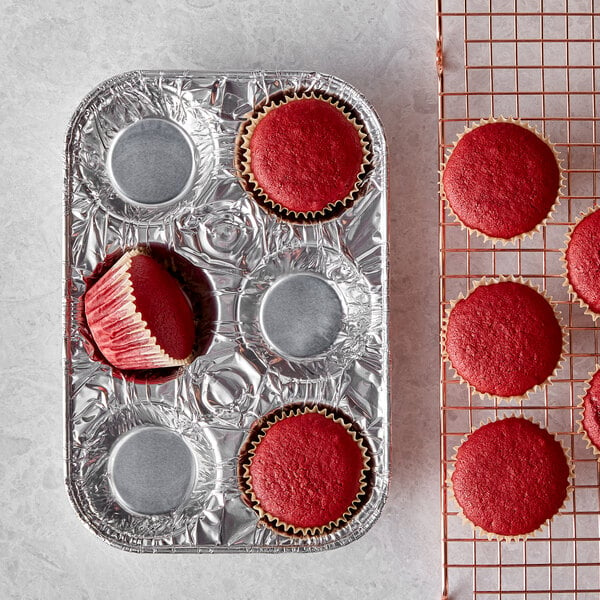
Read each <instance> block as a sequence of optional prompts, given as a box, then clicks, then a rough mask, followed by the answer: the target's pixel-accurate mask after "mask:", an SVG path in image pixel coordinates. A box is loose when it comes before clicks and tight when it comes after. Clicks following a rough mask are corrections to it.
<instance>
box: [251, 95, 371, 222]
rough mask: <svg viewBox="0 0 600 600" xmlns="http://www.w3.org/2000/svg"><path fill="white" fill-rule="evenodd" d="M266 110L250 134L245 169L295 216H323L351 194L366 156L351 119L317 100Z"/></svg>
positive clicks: (290, 102)
mask: <svg viewBox="0 0 600 600" xmlns="http://www.w3.org/2000/svg"><path fill="white" fill-rule="evenodd" d="M264 110H265V112H266V114H261V113H259V115H258V116H257V117H256V119H255V123H256V125H255V127H254V130H253V131H251V133H249V135H250V140H249V143H248V147H249V150H250V153H249V156H247V157H246V158H247V160H248V163H247V165H246V166H247V168H248V169H249V171H250V174H251V177H252V178H253V179H254V181H255V183H256V185H257V186H258V187H259V188H260V190H262V193H263V194H264V196H266V198H267V200H268V201H270V202H272V203H274V204H275V205H279V206H280V207H283V208H284V209H286V210H287V211H290V212H292V213H297V214H306V213H311V212H312V213H319V212H321V211H323V209H325V208H326V207H328V206H329V205H332V204H335V203H337V202H339V201H343V200H344V199H346V198H347V197H349V196H350V195H351V194H352V192H353V190H354V189H355V187H356V185H357V183H358V181H359V175H360V174H361V173H362V171H363V170H364V169H363V162H364V160H365V152H364V144H363V140H362V137H364V136H362V137H361V135H360V134H359V130H358V129H357V125H356V124H355V122H353V121H352V120H351V118H350V117H349V115H347V114H346V113H345V112H343V110H342V109H340V108H338V107H337V106H334V105H333V104H332V103H331V102H330V101H328V100H326V99H324V98H318V97H301V98H291V99H287V100H286V102H284V103H282V104H279V105H277V104H272V105H268V106H267V107H266V108H265V109H264Z"/></svg>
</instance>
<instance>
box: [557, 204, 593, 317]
mask: <svg viewBox="0 0 600 600" xmlns="http://www.w3.org/2000/svg"><path fill="white" fill-rule="evenodd" d="M563 261H564V263H565V266H566V273H565V278H566V285H568V287H569V291H570V292H571V294H572V295H573V296H574V297H575V298H576V299H577V300H578V301H579V304H580V305H581V306H582V307H583V308H585V312H586V313H587V314H589V315H590V316H591V317H592V318H593V319H594V321H595V320H596V319H597V318H598V317H600V211H599V210H598V209H597V208H593V209H590V210H589V211H588V213H587V214H585V215H584V216H583V217H582V218H581V219H580V220H579V221H578V222H577V223H576V224H575V225H574V226H573V227H572V228H571V230H570V232H569V234H568V236H567V247H566V250H564V252H563Z"/></svg>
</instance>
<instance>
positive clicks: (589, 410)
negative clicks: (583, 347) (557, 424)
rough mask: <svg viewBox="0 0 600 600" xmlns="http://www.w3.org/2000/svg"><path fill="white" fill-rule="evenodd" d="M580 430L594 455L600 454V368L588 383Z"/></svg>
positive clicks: (583, 399) (583, 402)
mask: <svg viewBox="0 0 600 600" xmlns="http://www.w3.org/2000/svg"><path fill="white" fill-rule="evenodd" d="M579 430H580V431H581V432H582V433H583V437H584V439H585V440H586V442H587V444H588V447H591V448H592V449H593V451H594V454H600V368H599V369H597V370H596V372H595V373H594V374H593V375H592V377H591V378H590V380H589V381H588V388H587V390H586V393H585V394H584V396H583V398H582V416H581V420H580V422H579Z"/></svg>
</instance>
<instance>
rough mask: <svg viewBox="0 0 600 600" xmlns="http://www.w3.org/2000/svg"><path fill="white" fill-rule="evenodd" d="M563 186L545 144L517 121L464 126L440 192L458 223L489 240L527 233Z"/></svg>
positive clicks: (550, 147) (548, 211) (552, 205)
mask: <svg viewBox="0 0 600 600" xmlns="http://www.w3.org/2000/svg"><path fill="white" fill-rule="evenodd" d="M562 183H563V176H562V171H561V168H560V162H559V159H558V155H557V153H556V151H555V150H554V146H553V145H552V144H551V143H550V142H549V140H548V139H547V138H545V137H543V136H541V135H540V134H539V133H537V131H536V130H535V129H534V128H533V127H530V126H528V125H527V124H525V123H522V122H521V121H518V120H513V119H505V118H503V117H500V118H498V119H494V118H490V119H482V120H481V121H480V122H479V123H477V124H475V125H474V126H472V127H471V128H465V131H464V133H462V134H461V135H460V136H459V137H458V140H457V141H456V142H455V143H454V147H453V149H452V152H451V153H450V156H449V157H448V158H447V160H446V163H445V165H444V167H443V171H442V178H441V193H442V196H443V197H444V198H445V199H446V201H447V203H448V206H449V208H450V210H451V212H452V213H453V214H454V216H455V217H456V218H457V219H458V221H459V222H460V223H461V224H462V225H464V226H465V227H466V228H467V229H469V230H470V231H475V232H476V233H477V234H480V235H483V236H485V237H486V238H488V239H491V240H493V241H502V242H508V241H512V240H515V239H521V238H523V237H524V236H525V235H531V234H533V233H534V232H535V231H537V230H538V229H539V227H540V226H541V225H542V224H543V223H544V222H545V221H546V219H548V217H549V216H550V214H551V212H552V211H553V210H554V208H555V206H556V205H557V203H558V201H559V198H560V195H561V187H562Z"/></svg>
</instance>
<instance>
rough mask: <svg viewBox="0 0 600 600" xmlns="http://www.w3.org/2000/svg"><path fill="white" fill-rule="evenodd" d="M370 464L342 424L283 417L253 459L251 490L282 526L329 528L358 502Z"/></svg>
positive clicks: (316, 416)
mask: <svg viewBox="0 0 600 600" xmlns="http://www.w3.org/2000/svg"><path fill="white" fill-rule="evenodd" d="M361 444H362V443H361ZM366 460H367V459H366V457H365V454H364V452H363V449H362V448H361V445H359V442H358V441H357V439H356V438H355V436H354V435H353V434H352V433H350V431H349V430H348V428H347V427H345V426H344V425H343V424H342V423H340V422H339V421H337V420H334V419H333V418H330V417H327V416H325V415H324V414H321V413H320V412H305V413H304V414H297V415H293V416H284V417H283V418H282V420H280V421H277V422H276V423H274V424H272V425H270V426H268V427H267V428H266V430H265V432H264V437H262V438H260V439H259V441H258V442H257V444H256V446H255V449H254V451H253V452H252V453H251V457H250V463H249V465H248V466H247V474H248V475H249V481H248V485H249V488H250V490H251V492H252V495H253V496H254V498H255V499H256V501H257V503H258V506H259V507H260V509H261V510H262V511H263V512H264V513H265V514H266V516H267V517H269V518H272V519H274V520H278V521H279V522H280V524H281V525H282V526H286V525H289V526H292V527H294V528H297V529H309V528H322V527H327V526H328V525H329V524H330V523H332V522H333V523H335V522H337V521H338V520H339V519H341V518H343V517H344V515H346V516H348V511H349V510H350V509H351V508H352V505H353V503H354V502H355V501H357V499H358V497H359V494H361V492H362V489H363V488H364V485H365V484H364V477H363V471H364V469H365V468H366Z"/></svg>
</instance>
